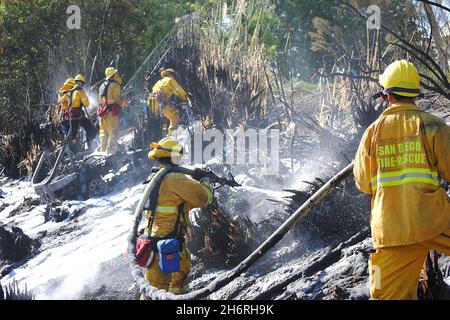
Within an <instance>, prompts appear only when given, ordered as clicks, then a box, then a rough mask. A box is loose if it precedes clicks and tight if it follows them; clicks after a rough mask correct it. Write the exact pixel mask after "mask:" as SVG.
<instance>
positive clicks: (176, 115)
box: [162, 105, 181, 135]
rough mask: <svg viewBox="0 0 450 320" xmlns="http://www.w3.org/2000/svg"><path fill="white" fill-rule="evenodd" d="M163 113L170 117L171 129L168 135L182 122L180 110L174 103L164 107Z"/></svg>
mask: <svg viewBox="0 0 450 320" xmlns="http://www.w3.org/2000/svg"><path fill="white" fill-rule="evenodd" d="M162 114H163V116H164V117H166V118H167V119H169V130H168V133H167V134H168V135H169V134H171V133H172V132H173V130H175V129H177V128H178V123H179V122H180V117H181V116H180V111H178V109H177V108H176V107H174V106H172V105H168V106H165V107H163V110H162Z"/></svg>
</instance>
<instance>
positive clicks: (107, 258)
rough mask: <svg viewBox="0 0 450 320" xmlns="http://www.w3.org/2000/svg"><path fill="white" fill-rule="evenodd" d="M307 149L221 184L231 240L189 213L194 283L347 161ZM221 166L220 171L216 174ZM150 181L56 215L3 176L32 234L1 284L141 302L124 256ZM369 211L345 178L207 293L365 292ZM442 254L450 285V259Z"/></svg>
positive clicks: (43, 293) (11, 210) (11, 216)
mask: <svg viewBox="0 0 450 320" xmlns="http://www.w3.org/2000/svg"><path fill="white" fill-rule="evenodd" d="M302 148H303V152H304V153H306V154H308V158H304V159H303V160H301V161H300V160H296V159H290V158H284V159H282V160H281V168H280V172H279V174H278V175H276V176H269V177H265V176H260V175H259V174H258V169H257V168H245V167H237V168H234V169H232V172H233V173H234V174H235V176H236V180H237V181H238V182H240V183H241V184H242V185H243V186H242V187H241V188H236V189H230V188H228V187H222V188H220V189H218V190H217V191H216V198H217V202H216V209H217V211H218V212H220V215H219V216H220V217H222V220H220V219H219V220H220V221H221V223H229V224H233V225H234V229H232V230H231V231H230V232H231V233H235V234H234V236H235V237H234V238H233V237H230V238H229V240H230V242H233V245H232V246H229V247H227V248H225V249H224V248H214V245H215V242H214V241H215V240H216V245H217V243H218V242H220V239H221V238H220V237H219V238H220V239H219V240H217V239H215V238H214V237H216V236H217V237H218V235H217V234H214V233H211V234H209V235H208V237H209V238H208V239H209V247H211V248H209V250H210V251H208V250H206V248H205V243H204V241H203V240H204V238H203V234H201V233H202V232H205V230H204V225H205V221H206V222H207V221H208V220H205V219H206V218H207V217H208V215H210V214H211V212H210V211H208V210H209V209H202V210H194V211H192V212H191V215H190V216H191V224H192V226H191V228H192V231H193V232H194V234H197V235H199V234H201V235H200V236H199V238H197V239H195V238H194V239H193V241H192V242H190V243H188V247H189V248H190V249H191V252H192V253H193V267H192V271H191V274H190V278H191V282H190V287H189V290H191V291H192V290H196V289H199V288H202V287H204V286H205V285H207V284H209V283H210V282H211V280H213V279H215V278H216V277H217V276H220V275H222V274H224V273H225V272H226V271H228V270H230V269H231V268H232V267H233V266H235V265H236V264H237V263H238V262H240V261H242V260H243V259H244V258H245V257H246V256H247V255H248V254H249V253H251V252H252V251H253V250H254V249H255V248H256V247H257V246H258V245H259V244H260V243H262V242H263V241H264V240H265V239H266V238H267V237H268V236H269V235H270V234H271V233H272V232H273V231H274V230H276V228H277V227H278V226H279V225H281V224H282V223H283V222H284V221H285V220H286V219H287V217H289V215H290V214H292V213H293V212H294V211H295V209H297V208H298V207H300V205H301V204H302V203H303V202H304V201H305V200H306V199H307V198H308V197H309V196H310V195H312V194H313V192H314V191H315V190H317V189H318V188H319V187H320V186H321V184H322V183H323V182H324V181H326V180H327V179H328V178H330V177H331V176H332V175H333V174H335V173H337V172H338V171H339V170H340V169H341V168H343V167H344V166H345V165H346V164H347V162H346V160H344V161H342V157H340V156H339V152H330V144H327V146H322V149H321V148H318V147H317V144H314V143H306V144H304V145H303V147H302ZM308 148H310V150H308ZM327 148H328V151H327V152H326V151H324V150H326V149H327ZM349 152H354V150H351V151H349ZM291 164H293V167H290V165H291ZM221 169H223V168H222V167H221V166H215V168H214V170H215V171H217V173H219V174H221V173H222V172H220V170H221ZM141 177H142V176H141ZM143 180H144V178H142V179H139V178H136V174H133V175H129V176H127V175H124V176H123V181H122V182H121V183H119V184H116V185H115V186H114V187H113V188H112V190H110V192H109V193H108V194H107V195H106V196H103V197H98V198H95V197H94V198H90V199H88V200H86V201H83V200H81V199H80V200H69V201H64V202H62V203H61V204H60V205H59V206H57V209H58V210H57V212H59V216H58V217H57V219H54V218H53V219H50V218H49V208H48V205H47V204H45V203H44V202H43V201H42V200H41V199H40V198H39V196H38V195H37V194H36V193H35V191H34V189H33V188H32V187H31V186H30V182H29V180H28V179H27V178H24V179H22V180H12V179H7V178H1V181H0V183H1V195H0V196H1V198H0V210H1V211H0V222H1V228H2V230H6V232H10V233H11V232H13V231H14V230H15V232H19V231H18V230H17V228H20V229H19V230H20V232H23V235H22V236H21V237H22V238H23V239H25V240H26V241H25V240H24V241H25V242H26V244H24V247H26V250H24V252H23V254H22V256H7V255H5V254H3V255H2V257H1V265H0V267H1V269H0V275H1V284H2V285H3V286H7V285H8V284H10V283H12V282H13V281H16V282H17V283H18V284H19V287H21V288H24V287H25V286H26V288H27V289H28V290H29V291H31V292H32V293H33V294H34V296H35V298H36V299H137V298H138V297H139V292H138V289H137V287H136V286H134V280H133V278H132V276H131V273H130V267H129V262H128V260H127V258H126V257H125V255H124V253H125V250H126V247H127V237H128V234H129V231H130V229H131V226H132V219H133V213H134V207H135V206H136V204H137V202H138V201H139V199H140V196H141V193H142V191H143V188H144V185H143V184H142V182H143ZM54 209H55V208H54ZM54 212H55V211H54ZM369 212H370V198H369V197H367V196H365V195H362V194H361V193H360V192H359V191H357V190H356V188H355V186H354V181H353V179H352V178H348V179H346V180H345V181H344V182H343V183H342V184H341V185H340V186H339V187H338V188H337V190H335V191H333V192H332V193H331V194H330V196H329V197H328V198H327V199H326V200H325V201H324V202H323V203H321V204H320V205H319V206H318V207H317V208H315V209H314V211H313V212H312V213H311V214H310V215H308V216H307V217H306V218H305V219H303V220H302V221H301V222H299V223H298V224H297V225H296V226H295V227H294V228H293V229H292V230H291V231H290V232H289V233H288V234H287V235H286V236H285V237H284V238H283V239H282V240H281V241H280V242H279V243H278V244H277V245H276V246H275V247H274V248H272V249H271V250H270V251H269V252H268V253H266V255H265V256H263V257H262V258H261V259H260V260H258V261H257V262H256V263H255V264H254V265H253V266H252V267H251V268H250V269H248V270H247V271H246V272H245V273H244V274H242V275H241V276H240V277H238V278H237V279H235V280H234V281H232V282H231V283H229V284H228V285H226V286H225V287H223V288H221V289H220V290H218V291H216V292H214V293H213V294H211V295H210V296H209V297H208V298H209V299H239V300H246V299H304V300H308V299H368V298H369V291H368V272H367V260H368V256H369V252H370V250H371V249H372V246H371V241H370V232H369V229H368V226H369ZM220 217H219V218H220ZM13 229H14V230H13ZM1 234H2V233H1V232H0V235H1ZM5 234H6V233H5ZM243 234H247V236H248V237H247V238H246V237H240V236H241V235H243ZM236 238H240V240H239V239H236ZM243 238H246V239H245V240H242V239H243ZM27 239H28V240H27ZM2 249H3V248H2ZM216 249H217V250H216ZM215 251H217V252H216V253H214V252H215ZM3 253H5V252H3ZM223 257H226V259H224V258H223ZM439 259H440V260H439V261H440V264H439V265H440V268H441V271H442V273H443V275H444V280H445V282H446V283H447V285H450V259H448V257H446V256H441V257H440V258H439Z"/></svg>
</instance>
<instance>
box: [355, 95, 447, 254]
mask: <svg viewBox="0 0 450 320" xmlns="http://www.w3.org/2000/svg"><path fill="white" fill-rule="evenodd" d="M353 172H354V176H355V181H356V186H357V187H358V189H360V190H361V191H363V192H365V193H369V194H372V205H371V207H372V210H371V219H370V222H371V228H372V241H373V244H374V246H375V247H376V248H378V247H390V246H397V245H407V244H412V243H417V242H421V241H425V240H428V239H431V238H433V237H434V236H436V235H438V234H440V233H442V232H444V231H445V230H447V229H448V228H449V227H450V198H449V197H448V195H447V194H446V193H445V191H444V189H443V188H442V187H441V186H440V184H439V181H440V179H441V178H443V179H444V180H447V181H449V180H450V128H449V127H448V126H447V125H446V124H445V123H444V122H443V121H442V120H441V119H439V118H437V117H435V116H432V115H430V114H428V113H426V112H423V111H421V110H420V109H419V108H418V107H417V106H416V105H414V104H407V103H397V104H393V105H392V106H391V107H389V108H388V109H386V110H385V111H384V112H383V113H382V114H381V116H380V117H379V119H377V120H376V121H375V122H374V123H373V124H372V125H371V126H370V127H369V128H368V129H367V130H366V132H365V133H364V135H363V137H362V140H361V143H360V145H359V148H358V151H357V153H356V157H355V167H354V170H353Z"/></svg>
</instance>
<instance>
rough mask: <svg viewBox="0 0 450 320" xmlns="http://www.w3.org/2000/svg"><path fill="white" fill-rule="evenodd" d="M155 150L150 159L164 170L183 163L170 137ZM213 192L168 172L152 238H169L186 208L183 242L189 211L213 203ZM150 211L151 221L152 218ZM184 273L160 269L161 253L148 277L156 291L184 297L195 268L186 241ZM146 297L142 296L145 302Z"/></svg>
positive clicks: (182, 253)
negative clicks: (188, 280)
mask: <svg viewBox="0 0 450 320" xmlns="http://www.w3.org/2000/svg"><path fill="white" fill-rule="evenodd" d="M150 146H151V147H152V148H153V150H151V151H150V152H149V154H148V157H149V158H150V159H156V160H157V161H158V163H159V165H160V167H165V166H174V165H177V164H179V162H180V159H181V157H182V155H183V148H182V146H181V145H180V143H179V142H178V141H177V140H175V139H173V138H172V137H166V138H164V139H162V140H160V141H159V142H158V143H154V142H153V143H152V144H151V145H150ZM212 200H213V192H212V189H211V187H210V186H209V184H208V183H207V182H198V181H195V180H193V179H191V178H188V177H187V176H186V175H184V174H182V173H179V172H172V173H168V174H167V175H166V176H165V177H164V178H163V180H162V182H161V186H160V189H159V193H158V201H157V207H156V210H155V216H154V217H155V218H154V220H153V223H152V224H151V231H148V230H146V232H151V237H152V238H154V237H158V238H159V237H165V236H167V235H168V234H170V233H171V232H173V231H174V229H175V228H176V227H177V220H178V210H179V208H180V206H182V207H181V208H184V209H183V211H182V212H181V215H180V218H179V227H180V228H179V230H180V232H179V233H180V234H179V235H178V238H181V239H183V237H184V235H185V234H186V231H187V226H188V223H189V211H190V210H191V209H192V208H201V207H205V206H207V205H208V204H210V203H211V202H212ZM150 217H151V215H150V212H148V211H147V219H150ZM181 242H182V243H181V251H180V271H179V272H174V273H163V272H161V271H160V269H159V266H158V259H159V258H158V254H155V256H154V258H153V261H152V263H151V264H150V266H149V267H148V269H147V272H146V274H145V278H146V279H147V280H148V281H149V282H150V284H151V285H152V286H154V287H156V288H159V289H164V290H166V291H169V292H172V293H175V294H181V293H183V292H184V291H185V289H186V288H187V278H188V275H189V272H190V269H191V255H190V253H189V251H188V250H187V248H186V246H185V244H184V243H183V240H181ZM145 299H146V297H144V296H142V297H141V300H145Z"/></svg>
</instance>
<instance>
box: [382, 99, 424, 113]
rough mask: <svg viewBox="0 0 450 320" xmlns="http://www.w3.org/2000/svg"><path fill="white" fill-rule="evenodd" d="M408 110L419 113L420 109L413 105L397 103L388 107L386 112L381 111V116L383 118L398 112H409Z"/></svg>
mask: <svg viewBox="0 0 450 320" xmlns="http://www.w3.org/2000/svg"><path fill="white" fill-rule="evenodd" d="M410 110H416V111H419V110H420V109H419V107H417V106H416V105H415V104H414V103H407V102H397V103H393V104H392V105H390V106H389V107H388V108H387V109H386V110H384V111H383V113H382V114H381V115H382V116H385V115H388V114H392V113H395V112H399V111H410Z"/></svg>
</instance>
